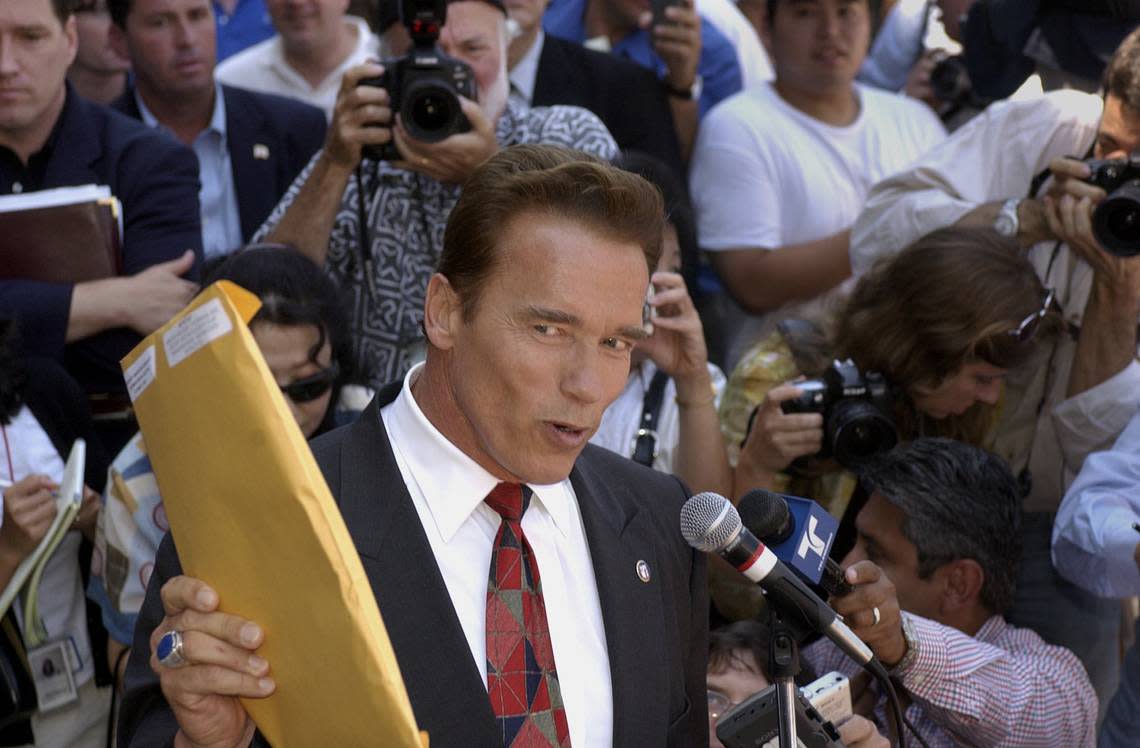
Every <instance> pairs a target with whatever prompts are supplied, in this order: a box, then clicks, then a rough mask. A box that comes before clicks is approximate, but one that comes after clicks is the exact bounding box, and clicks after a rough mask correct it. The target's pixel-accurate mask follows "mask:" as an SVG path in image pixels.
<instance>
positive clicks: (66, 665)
mask: <svg viewBox="0 0 1140 748" xmlns="http://www.w3.org/2000/svg"><path fill="white" fill-rule="evenodd" d="M28 669H29V670H31V671H32V678H33V679H34V680H35V683H36V698H37V700H38V704H39V711H41V712H47V711H50V710H52V709H58V708H59V707H61V706H67V705H68V704H71V703H73V702H74V701H76V700H77V699H78V698H79V691H78V689H77V688H76V686H75V671H77V670H79V652H78V651H76V648H75V642H74V641H73V640H72V639H71V638H67V639H63V640H61V641H55V642H49V643H48V644H44V645H42V646H39V647H33V648H30V649H28Z"/></svg>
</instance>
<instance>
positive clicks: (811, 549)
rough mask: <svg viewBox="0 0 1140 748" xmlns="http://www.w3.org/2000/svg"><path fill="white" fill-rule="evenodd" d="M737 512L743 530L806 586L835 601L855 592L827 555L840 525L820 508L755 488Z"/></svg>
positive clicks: (739, 504)
mask: <svg viewBox="0 0 1140 748" xmlns="http://www.w3.org/2000/svg"><path fill="white" fill-rule="evenodd" d="M736 508H737V511H739V512H740V521H741V522H743V523H744V526H745V527H747V528H748V529H749V531H751V532H752V534H753V535H755V536H756V537H758V538H759V539H760V540H761V541H762V542H763V543H764V545H766V546H768V548H770V549H771V550H772V552H773V553H775V554H776V556H777V558H779V559H780V560H781V561H783V562H784V563H785V564H787V565H788V566H790V567H791V568H792V569H794V570H795V571H797V572H799V574H800V575H801V576H802V577H803V578H804V579H805V580H806V581H807V582H808V583H810V584H813V585H819V587H820V588H822V589H823V590H824V592H826V593H827V594H828V595H834V596H836V597H842V596H843V595H846V594H847V593H849V592H851V591H852V590H853V589H854V588H853V587H852V586H851V585H850V584H849V583H848V582H847V580H845V579H844V578H843V569H842V568H841V567H840V566H839V564H837V563H835V561H833V560H832V558H831V557H830V556H829V555H828V554H829V553H830V551H831V544H832V542H833V541H834V540H835V535H836V532H837V530H838V528H839V523H838V522H837V521H836V520H835V518H834V517H832V516H831V515H830V514H829V513H828V512H827V510H825V509H824V508H823V507H821V506H820V505H819V504H817V503H816V502H814V501H811V500H809V499H801V498H800V497H798V496H781V495H780V494H776V493H772V492H771V491H766V490H764V489H763V488H754V489H752V490H751V491H749V492H748V493H746V494H744V496H742V497H741V498H740V501H739V502H737V506H736Z"/></svg>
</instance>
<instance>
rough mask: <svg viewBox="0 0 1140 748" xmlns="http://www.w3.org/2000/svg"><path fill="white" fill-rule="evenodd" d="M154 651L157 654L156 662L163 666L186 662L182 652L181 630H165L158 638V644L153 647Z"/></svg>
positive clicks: (173, 665) (180, 664) (174, 665)
mask: <svg viewBox="0 0 1140 748" xmlns="http://www.w3.org/2000/svg"><path fill="white" fill-rule="evenodd" d="M154 653H155V654H156V655H157V656H158V664H160V665H162V666H163V667H171V668H174V667H181V666H182V665H185V664H186V658H185V657H184V656H183V652H182V632H181V631H167V632H166V633H165V634H163V635H162V638H161V639H159V640H158V646H157V647H155V648H154Z"/></svg>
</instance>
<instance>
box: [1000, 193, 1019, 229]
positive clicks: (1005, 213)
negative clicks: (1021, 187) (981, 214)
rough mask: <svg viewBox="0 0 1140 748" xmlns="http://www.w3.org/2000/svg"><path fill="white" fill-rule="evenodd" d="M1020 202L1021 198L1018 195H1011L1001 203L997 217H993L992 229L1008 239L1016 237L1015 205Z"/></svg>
mask: <svg viewBox="0 0 1140 748" xmlns="http://www.w3.org/2000/svg"><path fill="white" fill-rule="evenodd" d="M1020 204H1021V198H1018V197H1012V198H1010V199H1009V200H1006V201H1005V202H1004V203H1002V204H1001V209H1000V210H999V211H998V214H997V218H995V219H994V231H996V232H998V233H999V234H1001V235H1002V236H1004V237H1006V238H1009V239H1014V238H1016V237H1017V229H1018V221H1017V206H1019V205H1020Z"/></svg>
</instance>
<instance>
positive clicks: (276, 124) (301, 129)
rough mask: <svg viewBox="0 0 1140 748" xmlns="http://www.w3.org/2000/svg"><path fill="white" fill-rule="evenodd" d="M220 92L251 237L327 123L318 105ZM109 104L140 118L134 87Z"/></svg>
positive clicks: (245, 230) (245, 234)
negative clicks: (224, 104)
mask: <svg viewBox="0 0 1140 748" xmlns="http://www.w3.org/2000/svg"><path fill="white" fill-rule="evenodd" d="M222 96H223V97H225V102H226V145H227V149H228V150H229V152H230V168H231V169H233V180H234V193H235V194H236V195H237V201H238V213H240V214H241V237H242V241H246V242H248V241H249V240H250V237H252V236H253V234H254V232H255V231H257V230H258V229H259V228H260V227H261V224H262V223H263V222H264V221H265V219H266V218H268V217H269V213H270V212H271V211H272V210H273V208H274V207H276V205H277V201H278V200H280V199H281V196H282V195H284V194H285V190H287V189H289V185H291V184H292V183H293V180H294V179H295V178H296V176H297V175H298V174H300V173H301V170H302V169H304V168H305V165H306V164H308V163H309V159H311V158H312V157H313V154H314V153H316V152H317V150H319V149H320V147H321V146H322V145H323V144H324V142H325V130H326V129H327V127H328V125H327V124H326V122H325V114H324V112H322V111H321V110H320V109H317V108H316V107H315V106H310V105H308V104H305V103H303V102H300V101H294V100H293V99H287V98H285V97H284V96H274V95H272V94H266V93H255V92H254V91H247V90H245V89H244V88H234V87H232V86H222ZM111 106H112V107H113V108H115V109H117V110H118V111H120V112H122V113H123V114H125V115H127V116H128V117H134V118H135V119H142V115H141V114H140V113H139V107H138V102H137V101H136V100H135V92H134V90H133V89H128V90H127V92H126V93H125V94H123V95H122V96H120V97H119V98H118V99H117V100H116V101H115V102H114V103H113V104H111Z"/></svg>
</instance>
